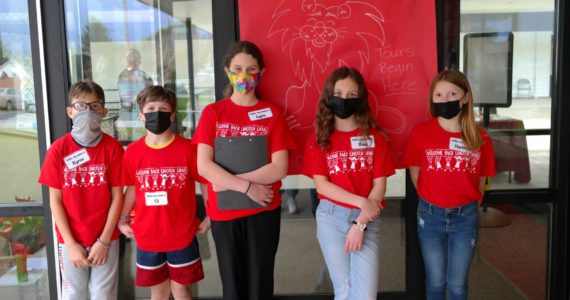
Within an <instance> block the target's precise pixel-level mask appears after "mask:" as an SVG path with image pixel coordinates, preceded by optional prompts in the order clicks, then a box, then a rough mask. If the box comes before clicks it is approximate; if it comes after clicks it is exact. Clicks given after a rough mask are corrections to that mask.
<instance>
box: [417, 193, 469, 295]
mask: <svg viewBox="0 0 570 300" xmlns="http://www.w3.org/2000/svg"><path fill="white" fill-rule="evenodd" d="M417 214H418V224H417V225H418V226H417V228H418V236H419V240H420V248H421V251H422V256H423V258H424V263H425V267H426V291H427V299H428V300H432V299H441V300H445V290H446V288H447V293H448V299H449V300H455V299H467V279H468V275H469V266H470V265H471V259H472V258H473V252H474V251H475V245H476V243H477V233H478V230H479V204H478V203H477V202H476V201H473V202H471V203H469V204H466V205H464V206H459V207H453V208H441V207H438V206H435V205H433V204H430V203H428V202H426V201H425V200H423V199H420V201H419V204H418V212H417Z"/></svg>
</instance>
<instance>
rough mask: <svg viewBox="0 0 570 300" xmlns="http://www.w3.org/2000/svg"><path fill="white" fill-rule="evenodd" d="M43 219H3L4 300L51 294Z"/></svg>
mask: <svg viewBox="0 0 570 300" xmlns="http://www.w3.org/2000/svg"><path fill="white" fill-rule="evenodd" d="M45 242H46V240H45V231H44V218H43V217H9V218H0V294H1V295H2V299H43V298H45V295H49V291H48V273H47V258H46V249H45Z"/></svg>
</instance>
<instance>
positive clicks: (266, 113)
mask: <svg viewBox="0 0 570 300" xmlns="http://www.w3.org/2000/svg"><path fill="white" fill-rule="evenodd" d="M248 115H249V119H250V120H251V121H257V120H262V119H267V118H271V117H273V112H271V108H269V107H268V108H264V109H260V110H254V111H250V112H249V113H248Z"/></svg>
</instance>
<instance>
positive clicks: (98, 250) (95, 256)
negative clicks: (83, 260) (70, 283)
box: [87, 241, 109, 266]
mask: <svg viewBox="0 0 570 300" xmlns="http://www.w3.org/2000/svg"><path fill="white" fill-rule="evenodd" d="M108 254H109V249H108V248H107V246H105V245H103V243H101V242H99V241H96V242H95V243H94V244H93V245H92V246H91V249H90V250H89V257H87V261H89V263H90V264H91V265H92V266H101V265H104V264H105V263H106V262H107V255H108Z"/></svg>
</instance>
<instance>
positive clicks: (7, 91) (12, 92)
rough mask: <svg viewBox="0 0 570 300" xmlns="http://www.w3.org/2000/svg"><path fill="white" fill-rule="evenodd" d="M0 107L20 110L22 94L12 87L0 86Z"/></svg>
mask: <svg viewBox="0 0 570 300" xmlns="http://www.w3.org/2000/svg"><path fill="white" fill-rule="evenodd" d="M0 109H4V110H22V96H21V95H20V94H19V93H17V92H16V89H14V88H0Z"/></svg>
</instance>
